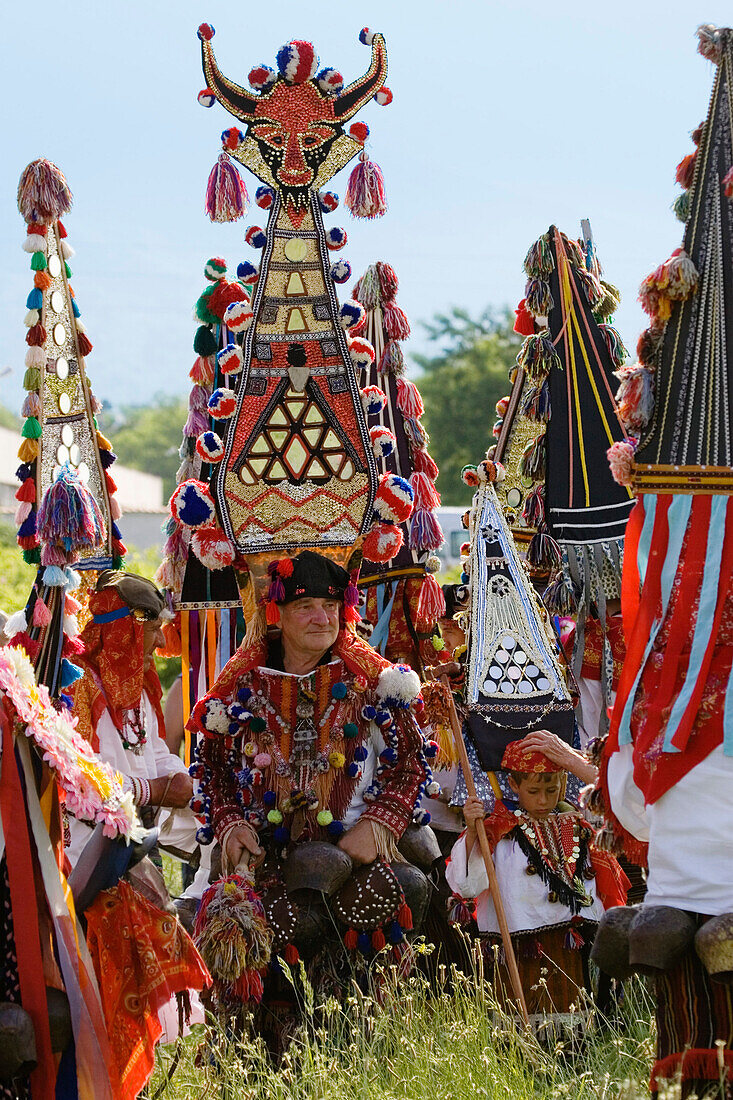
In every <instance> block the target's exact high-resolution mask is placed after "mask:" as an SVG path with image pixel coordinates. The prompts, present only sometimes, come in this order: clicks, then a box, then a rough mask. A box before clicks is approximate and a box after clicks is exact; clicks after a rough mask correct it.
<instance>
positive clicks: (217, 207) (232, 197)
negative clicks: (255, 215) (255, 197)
mask: <svg viewBox="0 0 733 1100" xmlns="http://www.w3.org/2000/svg"><path fill="white" fill-rule="evenodd" d="M248 206H249V195H248V194H247V187H246V185H245V182H244V180H243V179H242V177H241V176H240V174H239V172H238V171H237V169H236V167H235V165H234V164H232V162H231V160H230V159H229V157H228V156H227V154H226V153H219V157H218V159H217V162H216V164H215V165H214V167H213V168H212V169H211V172H210V174H209V181H208V183H207V185H206V203H205V209H206V213H207V214H208V216H209V218H210V219H211V221H212V222H235V221H238V219H239V218H242V217H244V214H245V211H246V210H247V207H248Z"/></svg>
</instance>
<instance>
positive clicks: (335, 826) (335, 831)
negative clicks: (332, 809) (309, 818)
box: [326, 819, 344, 836]
mask: <svg viewBox="0 0 733 1100" xmlns="http://www.w3.org/2000/svg"><path fill="white" fill-rule="evenodd" d="M343 831H344V823H343V821H336V820H335V819H334V820H333V821H331V822H330V824H328V825H327V826H326V832H327V833H328V834H329V835H330V836H341V834H342V833H343Z"/></svg>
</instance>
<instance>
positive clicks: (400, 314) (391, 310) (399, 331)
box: [383, 302, 410, 340]
mask: <svg viewBox="0 0 733 1100" xmlns="http://www.w3.org/2000/svg"><path fill="white" fill-rule="evenodd" d="M383 317H384V329H385V332H386V333H387V335H388V336H389V337H390V339H392V340H407V338H408V336H409V335H410V322H409V321H408V320H407V315H406V314H405V311H404V310H403V309H400V307H399V306H396V305H395V304H394V302H388V303H387V305H386V306H385V307H384V312H383Z"/></svg>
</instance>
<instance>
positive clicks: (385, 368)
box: [377, 340, 405, 375]
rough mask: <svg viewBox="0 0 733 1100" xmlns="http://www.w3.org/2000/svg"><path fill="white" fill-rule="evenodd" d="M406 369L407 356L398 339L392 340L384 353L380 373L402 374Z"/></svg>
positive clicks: (379, 367) (379, 368)
mask: <svg viewBox="0 0 733 1100" xmlns="http://www.w3.org/2000/svg"><path fill="white" fill-rule="evenodd" d="M404 369H405V356H404V354H403V351H402V348H401V347H400V345H399V344H398V343H397V341H396V340H390V341H389V343H388V344H387V346H386V347H385V349H384V352H383V353H382V358H381V359H380V360H379V366H378V367H377V370H378V371H379V372H380V374H395V375H400V374H402V372H403V371H404Z"/></svg>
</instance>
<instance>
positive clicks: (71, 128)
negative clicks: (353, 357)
mask: <svg viewBox="0 0 733 1100" xmlns="http://www.w3.org/2000/svg"><path fill="white" fill-rule="evenodd" d="M726 9H728V11H727V14H728V15H729V14H730V5H729V3H725V2H721V0H705V2H704V5H703V6H701V7H700V8H699V9H696V7H695V6H694V5H690V4H689V3H688V2H685V3H683V2H681V0H616V2H615V3H613V4H600V3H595V2H590V3H589V2H587V0H585V2H579V0H572V2H571V0H554V2H553V3H548V2H547V0H542V2H540V0H506V2H504V0H420V2H418V0H363V2H361V3H359V4H355V3H353V2H349V0H340V2H339V0H336V2H334V0H328V2H327V0H309V2H308V3H304V2H302V0H267V3H259V4H255V3H249V4H241V3H237V4H235V3H233V2H231V0H196V2H193V0H148V2H147V3H142V2H141V0H126V2H125V3H124V4H117V5H112V4H106V3H99V2H98V0H93V2H87V0H65V2H59V0H54V2H49V0H36V2H35V3H34V4H33V9H32V15H33V19H32V24H31V23H30V21H29V11H30V9H29V8H28V6H27V4H20V3H14V4H12V6H11V5H5V7H4V11H3V30H4V34H5V41H6V44H8V46H9V48H7V47H6V51H5V55H4V61H3V75H2V81H3V84H4V88H3V95H2V102H3V103H4V105H5V117H4V119H3V122H2V134H3V143H2V149H3V156H2V164H1V165H0V255H1V256H2V258H3V264H2V272H3V275H2V279H1V280H0V332H1V333H2V344H1V345H0V402H2V404H4V405H6V406H8V407H10V408H12V409H17V408H19V406H20V403H21V402H22V399H23V391H22V388H21V383H22V378H23V372H24V364H23V359H24V353H25V350H26V347H25V342H24V337H25V329H24V327H23V317H24V314H25V300H26V297H27V294H28V292H29V290H30V288H31V286H32V275H31V272H30V269H29V257H28V255H27V254H26V253H24V252H23V251H22V249H21V245H22V241H23V238H24V235H25V234H24V228H25V227H24V224H23V221H22V219H21V217H20V215H19V214H18V211H17V207H16V200H15V192H16V187H17V181H18V177H19V175H20V172H21V171H22V169H23V167H24V166H25V165H26V164H27V163H28V161H30V160H32V159H34V158H36V157H41V156H43V157H47V158H48V159H50V160H52V161H54V162H55V163H56V164H58V165H59V167H60V168H61V169H62V171H63V172H64V173H65V175H66V177H67V180H68V182H69V185H70V187H71V189H72V191H73V194H74V207H73V210H72V211H71V213H70V214H69V215H68V216H67V217H66V218H65V219H64V222H65V225H66V228H67V230H68V234H69V236H68V239H69V243H70V244H71V245H72V246H73V248H74V249H75V250H76V256H75V257H74V259H73V261H72V267H73V272H74V278H73V285H74V289H75V292H76V295H77V301H78V303H79V305H80V307H81V310H82V315H83V320H84V322H85V325H86V330H87V333H88V335H89V337H90V339H91V341H92V343H93V344H94V350H93V352H92V354H91V355H90V356H89V358H88V360H87V368H88V373H89V376H90V378H91V380H92V384H93V387H94V390H95V392H96V393H97V396H98V397H100V398H101V399H102V400H104V401H105V402H106V403H111V404H112V405H120V404H122V403H145V402H149V401H150V400H151V399H153V398H154V396H155V395H156V394H160V393H164V394H184V393H186V392H187V390H188V388H189V380H188V370H189V368H190V366H191V363H192V362H193V358H194V354H193V351H192V346H191V345H192V340H193V335H194V331H195V323H194V321H193V317H192V312H191V310H192V306H193V303H194V302H195V300H196V299H197V297H198V296H199V294H200V293H201V291H202V290H203V288H204V286H205V285H206V283H205V280H204V278H203V268H204V264H205V262H206V260H207V259H208V258H209V257H210V256H223V257H224V258H225V259H226V260H227V263H228V264H229V267H230V270H231V271H232V273H234V271H235V270H236V265H237V263H238V262H239V261H240V260H242V259H252V260H254V261H256V260H257V258H258V257H257V255H256V254H254V253H253V252H252V250H251V249H250V248H249V246H248V245H246V244H245V242H244V231H245V229H246V228H247V227H248V226H249V225H251V224H260V225H262V224H264V221H263V218H264V217H265V212H264V211H261V210H259V209H258V208H257V207H256V206H253V208H252V209H251V210H250V211H249V212H248V214H247V216H246V217H245V219H243V220H242V221H239V222H236V223H234V224H230V225H226V226H221V225H215V224H212V223H211V222H210V221H209V220H208V218H207V217H206V216H205V214H204V208H203V203H204V191H205V187H206V181H207V178H208V174H209V171H210V169H211V167H212V165H213V164H214V162H215V160H216V157H217V155H218V152H219V150H220V133H221V131H222V130H224V129H226V128H227V127H229V126H230V125H233V124H234V120H232V119H231V117H230V116H229V115H227V113H226V112H225V111H224V110H223V108H221V107H220V106H219V105H218V104H217V105H216V106H215V107H214V108H212V109H211V110H206V109H204V108H202V107H200V106H199V104H198V103H197V100H196V95H197V93H198V91H199V90H200V89H201V88H202V87H203V86H204V83H205V81H204V79H203V76H202V73H201V65H200V51H199V42H198V39H197V37H196V28H197V27H198V25H199V23H201V22H202V21H206V22H210V23H213V25H214V26H215V28H216V37H215V39H214V47H215V50H216V55H217V59H218V62H219V65H220V68H221V69H222V71H223V72H224V74H225V75H227V76H228V77H230V78H231V79H233V80H235V81H236V82H238V83H240V84H243V85H245V86H246V82H247V73H248V72H249V70H250V68H251V67H252V66H253V65H255V64H257V63H262V62H264V63H267V64H270V65H274V63H275V53H276V52H277V49H278V48H279V47H280V46H281V45H282V44H283V43H285V42H287V41H289V40H290V39H294V38H305V39H308V40H310V41H312V42H313V43H314V45H315V47H316V50H317V52H318V53H319V55H320V58H321V63H322V64H323V65H330V66H333V67H335V68H338V69H340V71H341V72H343V74H344V76H345V77H346V79H347V81H348V80H351V79H354V78H355V77H356V76H357V75H360V74H361V73H362V72H363V71H364V70H365V69H366V67H367V65H368V62H369V51H368V50H367V48H366V47H364V46H362V45H361V44H360V43H359V41H358V34H359V30H360V29H361V27H363V26H365V25H366V26H369V27H370V28H371V29H373V30H379V31H381V32H382V33H383V34H384V35H385V37H386V41H387V49H388V54H389V69H390V72H389V77H388V85H389V87H390V88H391V89H392V91H393V93H394V101H393V103H392V104H391V105H390V106H389V107H385V108H383V107H380V106H378V105H377V104H376V103H371V104H369V105H368V106H367V107H366V108H365V109H364V110H362V111H361V112H360V113H359V115H358V118H359V119H363V120H364V121H366V122H368V124H369V126H370V129H371V137H370V139H369V143H368V151H369V153H370V156H371V157H372V159H374V160H375V161H376V162H377V163H378V164H379V165H380V166H381V167H382V170H383V172H384V176H385V181H386V187H387V196H388V201H389V210H388V213H387V214H386V216H385V217H384V218H382V219H380V220H378V221H374V222H369V221H355V220H354V219H353V218H352V217H351V215H350V214H349V212H348V211H347V210H346V209H345V207H344V206H343V204H342V205H341V206H340V207H339V209H338V211H337V212H336V214H335V215H333V216H329V217H328V218H327V219H326V220H327V223H328V224H329V225H343V227H344V228H345V229H346V231H347V233H348V235H349V241H348V244H347V246H346V248H345V249H344V250H343V252H341V253H339V256H342V257H343V258H345V259H348V260H349V261H350V262H351V264H352V268H353V272H354V277H356V276H357V275H358V274H360V272H361V271H362V270H363V269H364V268H365V267H366V266H367V264H369V263H372V262H374V261H375V260H385V261H387V262H389V263H391V264H392V266H393V267H394V268H395V270H396V272H397V274H398V276H399V279H400V293H399V299H398V300H399V303H400V304H401V305H402V307H403V309H405V311H406V312H407V314H408V316H409V318H410V320H411V322H412V325H413V336H412V338H411V340H410V342H409V344H407V345H406V348H405V350H406V351H408V352H409V351H410V349H412V350H413V351H418V352H422V353H428V354H429V353H430V352H431V350H434V349H432V348H431V345H430V343H429V341H428V339H427V336H426V334H425V332H424V330H423V329H422V328H421V325H420V322H421V321H428V320H429V319H430V318H431V317H432V316H433V315H434V314H435V313H436V312H439V311H445V310H447V309H449V308H450V307H452V306H460V307H462V308H465V309H467V310H468V311H469V312H471V313H474V314H478V313H480V312H481V311H482V310H483V309H484V308H485V307H486V306H493V307H495V308H497V309H500V308H502V307H504V306H512V307H513V306H515V305H516V303H517V301H518V300H519V299H520V298H521V297H522V292H523V285H524V277H523V274H522V261H523V258H524V255H525V253H526V251H527V248H528V247H529V245H530V244H531V243H532V242H533V241H534V240H535V239H536V238H537V237H538V236H539V234H540V233H542V232H544V231H545V230H546V229H547V228H548V226H549V225H550V224H552V223H554V224H556V225H558V226H559V227H560V228H561V229H563V230H564V231H565V232H566V233H568V234H572V235H576V236H577V235H578V234H579V232H580V219H581V218H589V219H590V222H591V225H592V229H593V235H594V239H595V242H596V246H597V250H598V255H599V258H600V261H601V263H602V265H603V267H604V272H605V276H606V278H608V279H609V281H610V282H612V283H614V284H615V285H617V286H618V287H619V288H620V289H621V291H622V295H623V301H622V306H621V308H620V310H619V312H618V314H617V316H616V323H617V327H618V328H619V330H620V332H621V335H622V337H623V338H624V340H625V342H626V344H627V346H629V347H630V348H632V349H633V347H634V346H635V343H636V340H637V337H638V335H639V332H640V331H641V330H642V328H644V327H645V325H644V317H643V314H642V312H641V310H640V308H639V306H638V303H637V301H636V295H637V290H638V286H639V283H640V282H641V280H642V278H643V277H644V276H645V275H646V274H648V272H649V271H651V270H652V269H653V268H654V267H656V265H657V264H658V263H660V262H661V261H662V260H664V259H666V257H667V256H668V255H669V253H670V252H671V250H672V249H673V248H676V247H678V246H679V244H680V240H681V235H682V225H681V223H680V222H678V221H677V219H676V218H675V216H674V214H673V213H672V212H671V210H670V204H671V202H672V201H673V199H674V198H675V196H676V195H677V194H678V193H679V188H678V187H677V186H676V185H675V182H674V173H675V168H676V165H677V163H678V161H679V160H680V159H681V158H682V157H683V156H684V155H685V154H686V153H688V152H690V151H691V149H692V144H691V141H690V137H689V134H690V131H691V130H692V129H693V128H694V127H695V126H696V125H697V124H698V123H699V122H700V120H701V119H702V118H704V116H705V114H706V111H707V104H708V99H709V95H710V89H711V87H712V80H713V75H714V74H713V67H712V65H711V64H710V63H709V62H707V61H705V60H704V59H703V58H702V57H701V56H700V55H699V54H698V53H697V49H696V47H697V39H696V37H695V29H696V26H697V24H698V23H700V22H712V23H719V24H721V25H723V24H724V23H725V20H726ZM349 171H350V167H349V168H347V169H346V170H344V171H342V172H341V173H340V174H339V175H338V176H337V177H336V178H335V180H334V181H332V183H331V184H330V185H329V186H330V187H331V188H333V189H334V190H335V191H337V192H338V193H339V194H340V195H342V196H343V194H344V192H345V189H346V182H347V178H348V172H349ZM242 172H243V175H245V176H246V182H247V187H248V189H249V192H250V194H251V195H253V194H254V190H255V188H256V186H257V181H256V180H255V179H254V177H252V176H251V175H250V174H249V173H248V172H247V171H246V169H242ZM340 293H341V296H342V297H344V296H345V295H344V293H343V290H342V291H340ZM7 368H9V371H7V373H5V374H3V373H2V372H3V370H7ZM492 421H493V410H487V425H489V427H488V428H487V432H488V431H490V424H491V422H492ZM102 426H104V425H103V424H102Z"/></svg>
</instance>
